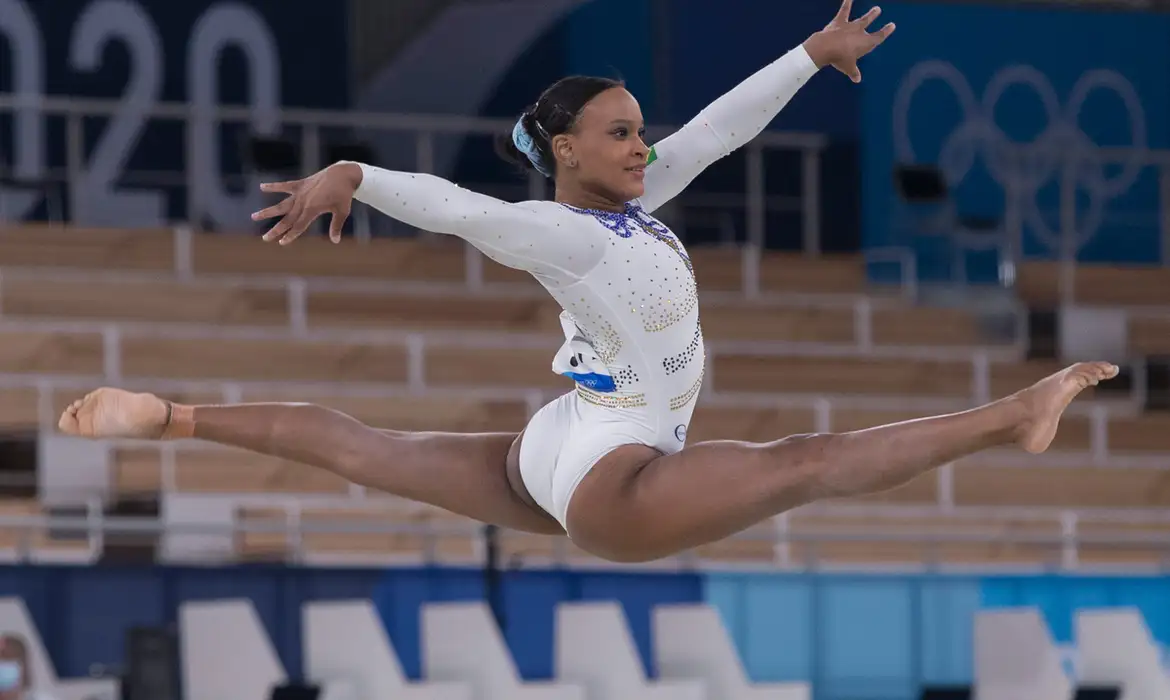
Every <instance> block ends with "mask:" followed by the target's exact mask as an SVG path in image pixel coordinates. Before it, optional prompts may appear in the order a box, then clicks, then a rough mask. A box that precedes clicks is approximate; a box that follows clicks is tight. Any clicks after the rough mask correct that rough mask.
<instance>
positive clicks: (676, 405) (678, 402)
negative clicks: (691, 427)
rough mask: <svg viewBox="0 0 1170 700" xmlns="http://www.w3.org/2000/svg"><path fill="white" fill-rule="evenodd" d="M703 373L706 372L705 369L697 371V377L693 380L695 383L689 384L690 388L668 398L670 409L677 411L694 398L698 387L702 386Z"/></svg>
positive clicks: (697, 392)
mask: <svg viewBox="0 0 1170 700" xmlns="http://www.w3.org/2000/svg"><path fill="white" fill-rule="evenodd" d="M704 374H706V369H704V371H702V372H700V373H699V378H698V379H696V380H695V383H694V384H692V385H691V388H690V389H687V390H686V391H685V392H683V393H682V394H679V395H678V396H676V397H674V398H673V399H671V400H670V410H672V411H677V410H679V409H682V408H685V407H686V406H687V404H689V403H690V402H691V401H692V400H694V398H695V397H696V396H697V395H698V394H699V389H701V388H702V387H703V375H704Z"/></svg>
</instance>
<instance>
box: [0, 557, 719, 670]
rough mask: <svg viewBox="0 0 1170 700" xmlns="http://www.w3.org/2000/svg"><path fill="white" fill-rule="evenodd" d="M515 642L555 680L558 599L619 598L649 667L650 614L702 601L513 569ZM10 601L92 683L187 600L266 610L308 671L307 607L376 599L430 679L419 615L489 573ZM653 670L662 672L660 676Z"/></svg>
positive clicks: (366, 574) (676, 589)
mask: <svg viewBox="0 0 1170 700" xmlns="http://www.w3.org/2000/svg"><path fill="white" fill-rule="evenodd" d="M499 590H500V595H499V599H500V603H501V604H500V606H499V609H500V612H501V613H502V615H503V619H504V623H505V625H504V635H505V638H506V639H507V640H508V644H509V645H510V647H511V649H512V652H513V655H514V656H515V658H516V663H517V666H518V667H519V669H520V672H521V674H523V675H524V676H525V677H526V678H533V679H537V678H549V677H550V676H551V675H552V663H553V659H552V644H551V640H552V634H553V614H554V610H555V606H556V604H557V603H560V602H562V601H573V600H618V601H620V602H621V603H622V606H623V608H624V609H625V612H626V615H627V617H628V618H629V620H630V626H631V629H632V632H633V635H634V638H635V641H636V642H637V645H638V648H639V650H640V651H641V653H642V657H643V658H644V659H650V658H651V655H650V609H651V608H652V607H654V606H655V605H658V604H661V603H671V602H695V601H698V600H700V598H701V591H702V584H701V581H700V579H699V578H698V577H697V576H693V575H687V574H664V575H656V574H640V575H630V574H621V573H606V572H597V573H592V572H591V573H584V572H580V573H578V572H560V571H549V572H507V573H505V574H504V575H503V576H502V581H501V586H500V589H499ZM0 596H18V597H21V598H23V599H24V600H25V601H26V604H27V605H28V607H29V611H30V613H31V614H32V616H33V619H34V621H35V622H36V624H37V627H38V629H39V630H40V632H41V635H42V636H43V637H44V641H45V646H46V647H47V649H48V650H49V654H50V655H51V656H52V658H53V661H54V663H55V664H56V665H57V670H58V672H59V673H61V674H62V675H65V676H81V675H85V674H86V673H87V672H88V669H89V666H90V664H93V663H101V664H114V665H117V664H120V663H121V662H122V651H123V646H124V643H123V639H122V635H123V633H124V631H125V629H126V628H128V627H130V626H133V625H166V624H171V623H174V622H175V620H176V619H177V614H176V613H177V609H178V605H179V604H180V603H181V602H183V601H187V600H207V599H218V598H248V599H251V600H252V601H253V603H254V604H255V605H256V610H257V612H258V614H259V616H260V619H261V620H263V622H264V625H265V627H266V628H267V630H268V633H269V634H270V635H271V637H272V639H273V642H274V643H275V645H276V648H277V651H278V653H279V654H280V657H281V659H282V660H283V661H284V663H285V666H286V668H288V669H289V672H290V674H293V675H295V674H298V673H299V672H300V668H301V646H300V619H301V613H300V610H301V605H302V604H303V603H304V602H306V601H311V600H344V599H354V598H371V599H373V600H374V602H375V603H376V605H377V607H378V609H379V611H380V612H381V614H382V619H383V621H384V622H385V624H386V629H387V631H388V633H389V635H390V637H391V638H392V639H393V640H394V644H395V647H396V649H397V651H398V653H399V655H400V656H401V658H402V663H403V666H404V668H405V669H406V672H407V673H408V674H409V675H410V676H412V677H415V678H417V677H418V675H419V632H418V629H419V607H420V606H421V605H422V604H423V603H427V602H434V601H455V600H482V599H483V598H484V597H485V583H484V578H483V575H482V573H481V572H480V571H478V570H470V569H469V570H460V569H392V570H389V571H384V570H372V569H371V570H363V569H337V570H329V569H307V568H305V569H301V568H284V567H268V566H262V567H228V568H173V567H117V566H108V567H107V566H100V567H53V566H16V567H13V566H8V567H0ZM651 670H652V669H651Z"/></svg>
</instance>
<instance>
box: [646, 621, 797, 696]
mask: <svg viewBox="0 0 1170 700" xmlns="http://www.w3.org/2000/svg"><path fill="white" fill-rule="evenodd" d="M652 625H653V634H654V658H655V664H656V665H657V667H658V676H659V677H660V678H663V679H667V678H674V679H697V680H700V681H702V682H704V683H705V684H706V685H707V692H708V696H709V697H711V698H718V699H719V700H809V698H810V697H812V694H811V689H810V687H809V684H808V683H803V682H793V683H754V684H753V683H752V682H751V681H750V680H749V679H748V677H747V673H746V672H745V671H744V668H743V661H742V660H741V659H740V657H739V653H738V652H737V651H736V649H735V646H734V644H732V641H731V637H730V636H729V635H728V634H727V628H726V627H724V625H723V619H722V618H720V617H719V611H718V610H716V609H715V608H713V607H711V606H710V605H703V604H698V605H691V604H684V605H660V606H657V607H656V608H654V612H653V617H652Z"/></svg>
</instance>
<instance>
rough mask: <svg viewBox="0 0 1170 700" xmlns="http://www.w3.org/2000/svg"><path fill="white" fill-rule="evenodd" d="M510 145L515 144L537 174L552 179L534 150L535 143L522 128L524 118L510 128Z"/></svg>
mask: <svg viewBox="0 0 1170 700" xmlns="http://www.w3.org/2000/svg"><path fill="white" fill-rule="evenodd" d="M512 143H514V144H516V148H518V149H520V152H521V153H523V154H524V155H526V156H528V160H529V162H531V163H532V167H534V168H536V170H537V172H539V173H540V174H541V175H544V176H545V177H552V173H550V172H549V171H548V168H546V167H545V166H544V164H543V163H541V161H540V151H539V150H538V149H537V148H536V142H535V141H533V140H532V136H531V135H530V134H529V133H528V129H525V128H524V117H520V119H518V120H516V126H514V127H512Z"/></svg>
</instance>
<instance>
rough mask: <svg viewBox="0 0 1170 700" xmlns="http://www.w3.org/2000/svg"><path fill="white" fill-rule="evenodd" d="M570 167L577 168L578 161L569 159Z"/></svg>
mask: <svg viewBox="0 0 1170 700" xmlns="http://www.w3.org/2000/svg"><path fill="white" fill-rule="evenodd" d="M569 167H570V168H575V167H577V161H575V160H571V161H569Z"/></svg>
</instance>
